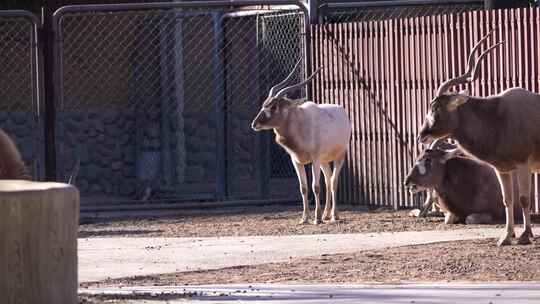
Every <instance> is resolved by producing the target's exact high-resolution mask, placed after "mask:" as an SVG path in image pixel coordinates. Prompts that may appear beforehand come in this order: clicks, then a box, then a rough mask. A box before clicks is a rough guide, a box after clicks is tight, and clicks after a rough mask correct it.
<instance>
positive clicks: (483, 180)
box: [405, 140, 505, 224]
mask: <svg viewBox="0 0 540 304" xmlns="http://www.w3.org/2000/svg"><path fill="white" fill-rule="evenodd" d="M440 142H441V141H440V140H438V141H435V142H433V143H432V144H431V145H430V147H429V148H428V149H426V150H424V151H423V152H422V154H420V156H419V157H418V159H417V160H416V163H415V164H414V166H413V167H412V168H411V169H410V171H409V174H408V175H407V177H406V179H405V186H406V187H407V188H408V189H409V191H410V192H411V193H418V192H420V191H422V190H427V189H429V190H431V189H433V190H434V192H435V194H436V195H437V197H438V198H439V200H438V202H439V206H440V208H441V209H442V210H443V212H444V214H445V220H444V222H445V224H454V223H457V222H465V223H467V224H489V223H491V222H492V221H493V220H502V219H504V215H505V211H504V205H503V201H502V194H501V189H500V186H499V182H498V180H497V175H496V174H495V171H494V170H493V169H492V168H491V167H489V166H487V165H485V164H482V163H480V162H477V161H475V160H473V159H470V158H466V157H460V156H457V155H456V152H457V151H456V149H455V148H456V146H453V145H451V147H452V146H453V147H452V149H443V148H440V147H437V143H440ZM443 143H444V142H443ZM445 144H446V145H447V147H448V145H450V144H448V143H445ZM424 207H427V206H424Z"/></svg>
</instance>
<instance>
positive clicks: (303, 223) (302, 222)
mask: <svg viewBox="0 0 540 304" xmlns="http://www.w3.org/2000/svg"><path fill="white" fill-rule="evenodd" d="M307 223H308V219H307V217H303V218H302V219H301V220H300V221H299V222H298V225H305V224H307Z"/></svg>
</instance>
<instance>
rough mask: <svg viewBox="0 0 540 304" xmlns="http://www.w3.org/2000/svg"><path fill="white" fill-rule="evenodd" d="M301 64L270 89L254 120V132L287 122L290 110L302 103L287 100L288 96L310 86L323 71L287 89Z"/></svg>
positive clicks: (252, 125) (252, 124)
mask: <svg viewBox="0 0 540 304" xmlns="http://www.w3.org/2000/svg"><path fill="white" fill-rule="evenodd" d="M300 63H301V61H298V63H297V64H296V66H295V67H294V69H293V71H292V72H291V73H290V74H289V76H287V78H285V80H283V81H281V82H280V83H278V84H276V85H275V86H273V87H272V88H271V89H270V92H269V93H268V97H267V98H266V100H265V101H264V102H263V104H262V107H261V109H260V111H259V113H258V114H257V116H255V119H253V122H252V123H251V128H252V129H253V130H255V131H261V130H269V129H274V128H278V127H279V126H281V124H282V123H284V122H285V121H286V119H287V116H288V114H289V110H290V108H291V107H293V106H296V105H298V104H299V103H301V102H299V101H298V100H291V99H289V98H287V97H286V94H287V93H288V92H290V91H292V90H295V89H297V88H299V87H302V86H305V85H306V84H308V83H309V82H310V81H311V79H313V77H314V76H315V75H316V74H317V73H318V72H319V71H320V70H321V68H319V69H317V71H315V72H314V73H313V74H312V75H311V76H309V77H308V78H307V79H306V80H304V81H302V82H301V83H298V84H295V85H292V86H288V87H286V86H285V84H286V83H287V82H288V81H290V80H291V79H292V78H293V76H294V74H295V73H296V71H297V69H298V67H299V66H300Z"/></svg>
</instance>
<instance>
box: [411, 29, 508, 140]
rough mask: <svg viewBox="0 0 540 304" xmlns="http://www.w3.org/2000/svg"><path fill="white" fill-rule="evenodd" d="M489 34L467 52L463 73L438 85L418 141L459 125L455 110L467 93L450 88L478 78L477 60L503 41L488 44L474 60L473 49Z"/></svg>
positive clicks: (440, 135) (428, 138)
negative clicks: (466, 64) (466, 65)
mask: <svg viewBox="0 0 540 304" xmlns="http://www.w3.org/2000/svg"><path fill="white" fill-rule="evenodd" d="M490 35H491V32H489V33H488V34H487V35H485V36H484V37H483V38H482V39H480V41H478V42H477V43H476V45H475V46H474V47H473V49H472V50H471V52H470V53H469V59H468V69H467V71H466V72H465V73H464V74H463V75H461V76H458V77H455V78H451V79H449V80H447V81H445V82H443V83H442V84H441V85H440V86H439V89H438V90H437V94H436V96H435V98H434V99H433V100H432V101H431V103H430V105H429V111H428V113H427V115H426V118H425V121H424V124H423V125H422V128H421V129H420V134H419V136H418V142H419V143H422V144H427V143H429V142H431V141H432V140H434V139H439V138H443V137H446V136H449V135H451V134H452V133H453V132H454V131H455V130H456V128H457V127H458V126H459V124H460V122H459V116H458V114H457V112H458V111H457V110H458V109H459V108H460V107H461V106H462V105H464V104H466V103H467V101H468V100H469V93H468V92H467V91H466V90H465V91H461V92H459V93H457V92H450V88H452V87H454V86H456V85H459V84H465V83H470V82H472V81H474V80H476V79H477V78H478V71H479V69H478V64H479V62H480V61H481V60H482V58H483V57H485V56H486V55H487V54H488V53H489V52H490V51H492V50H493V49H494V48H496V47H497V46H499V45H501V44H502V43H503V42H499V43H497V44H495V45H492V46H490V47H489V48H488V49H486V50H485V51H484V52H482V53H481V54H480V56H478V59H476V60H475V58H474V53H475V51H476V50H477V49H478V48H479V47H480V45H481V44H482V42H484V41H485V40H486V39H487V38H488V37H489V36H490Z"/></svg>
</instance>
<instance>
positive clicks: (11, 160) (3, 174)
mask: <svg viewBox="0 0 540 304" xmlns="http://www.w3.org/2000/svg"><path fill="white" fill-rule="evenodd" d="M79 167H80V159H77V162H76V164H75V167H74V168H73V170H72V172H71V175H70V176H69V178H68V180H67V181H66V182H67V183H68V184H70V185H73V184H74V183H75V178H76V176H77V174H78V172H79ZM0 179H24V180H32V176H30V174H28V171H27V169H26V165H25V163H24V161H23V159H22V157H21V153H20V152H19V149H18V148H17V145H15V143H14V142H13V140H12V139H11V138H10V137H9V135H7V134H6V132H4V131H3V130H2V129H0Z"/></svg>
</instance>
